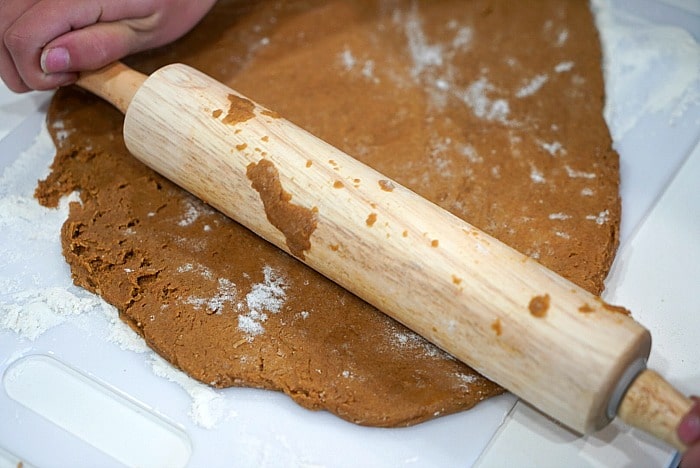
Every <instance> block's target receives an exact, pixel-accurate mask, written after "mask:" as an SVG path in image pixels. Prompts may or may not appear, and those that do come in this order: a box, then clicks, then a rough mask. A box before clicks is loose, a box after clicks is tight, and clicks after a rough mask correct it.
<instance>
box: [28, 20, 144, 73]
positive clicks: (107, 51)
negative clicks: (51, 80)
mask: <svg viewBox="0 0 700 468" xmlns="http://www.w3.org/2000/svg"><path fill="white" fill-rule="evenodd" d="M141 39H143V37H142V38H141ZM140 42H141V41H139V34H138V33H137V32H136V31H134V30H133V29H132V28H131V27H129V26H128V25H127V24H126V22H123V21H115V22H111V23H95V24H93V25H90V26H87V27H85V28H82V29H77V30H74V31H70V32H68V33H66V34H64V35H62V36H60V37H58V38H56V39H54V40H53V41H51V42H49V43H48V44H47V45H46V46H45V47H44V49H43V50H42V53H41V69H42V70H43V72H44V73H47V74H52V73H70V72H79V71H83V70H96V69H98V68H102V67H104V66H105V65H108V64H110V63H112V62H114V61H116V60H119V59H121V58H122V57H124V56H126V55H129V54H131V53H133V52H136V51H137V50H138V49H139V44H140Z"/></svg>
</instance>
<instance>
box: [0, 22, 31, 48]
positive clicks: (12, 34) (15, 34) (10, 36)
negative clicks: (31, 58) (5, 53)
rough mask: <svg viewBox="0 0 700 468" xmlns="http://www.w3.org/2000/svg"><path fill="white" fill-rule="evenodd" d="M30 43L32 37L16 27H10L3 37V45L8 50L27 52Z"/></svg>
mask: <svg viewBox="0 0 700 468" xmlns="http://www.w3.org/2000/svg"><path fill="white" fill-rule="evenodd" d="M30 42H31V37H30V36H29V35H27V34H26V33H24V32H23V31H21V30H19V29H17V28H15V27H9V28H8V29H7V30H6V31H5V34H4V35H3V43H4V44H5V47H7V49H8V50H25V49H26V48H27V47H28V46H29V44H30Z"/></svg>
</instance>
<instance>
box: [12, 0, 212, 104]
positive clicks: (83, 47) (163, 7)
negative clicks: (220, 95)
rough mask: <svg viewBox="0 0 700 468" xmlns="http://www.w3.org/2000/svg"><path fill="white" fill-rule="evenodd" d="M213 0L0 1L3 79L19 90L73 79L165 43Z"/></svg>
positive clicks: (50, 86)
mask: <svg viewBox="0 0 700 468" xmlns="http://www.w3.org/2000/svg"><path fill="white" fill-rule="evenodd" d="M214 3H215V0H194V1H193V0H120V1H113V0H0V11H2V16H0V37H2V43H0V78H2V80H3V81H4V82H5V84H6V85H7V87H8V88H10V89H11V90H13V91H15V92H25V91H29V90H32V89H34V90H46V89H53V88H56V87H58V86H65V85H67V84H70V83H73V82H74V81H75V80H77V78H78V72H80V71H83V70H96V69H98V68H101V67H103V66H105V65H107V64H109V63H111V62H113V61H115V60H118V59H120V58H122V57H124V56H126V55H129V54H133V53H135V52H140V51H142V50H146V49H150V48H154V47H158V46H161V45H164V44H167V43H169V42H171V41H174V40H175V39H177V38H179V37H180V36H182V35H184V34H185V33H186V32H187V31H189V30H190V29H191V28H192V27H194V25H195V24H197V22H198V21H199V20H200V19H202V17H203V16H204V15H205V14H206V12H207V11H209V9H210V8H211V7H212V5H213V4H214Z"/></svg>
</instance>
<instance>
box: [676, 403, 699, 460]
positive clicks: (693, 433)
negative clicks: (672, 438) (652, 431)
mask: <svg viewBox="0 0 700 468" xmlns="http://www.w3.org/2000/svg"><path fill="white" fill-rule="evenodd" d="M692 399H693V400H694V401H695V403H694V404H693V406H692V407H691V408H690V411H689V412H688V414H686V415H685V416H684V417H683V419H682V420H681V423H680V424H679V425H678V438H679V439H680V440H681V442H683V443H684V444H686V445H687V447H688V448H687V449H686V451H685V453H684V454H683V459H682V460H681V465H680V466H681V468H700V398H698V397H692Z"/></svg>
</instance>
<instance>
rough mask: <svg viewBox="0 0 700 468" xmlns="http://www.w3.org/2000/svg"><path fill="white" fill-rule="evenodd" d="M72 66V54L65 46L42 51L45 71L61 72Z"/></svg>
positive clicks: (42, 66)
mask: <svg viewBox="0 0 700 468" xmlns="http://www.w3.org/2000/svg"><path fill="white" fill-rule="evenodd" d="M69 68H70V54H69V53H68V50H67V49H64V48H63V47H55V48H53V49H45V50H44V51H43V52H42V53H41V69H42V70H43V71H44V73H60V72H64V71H67V70H68V69H69Z"/></svg>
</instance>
